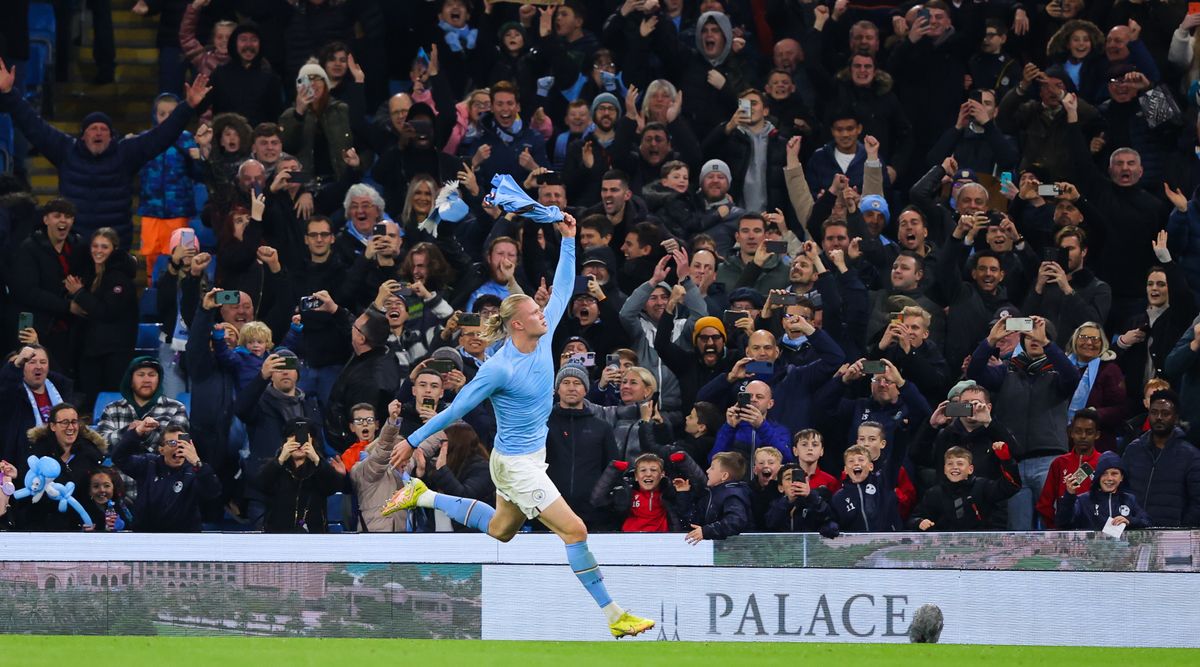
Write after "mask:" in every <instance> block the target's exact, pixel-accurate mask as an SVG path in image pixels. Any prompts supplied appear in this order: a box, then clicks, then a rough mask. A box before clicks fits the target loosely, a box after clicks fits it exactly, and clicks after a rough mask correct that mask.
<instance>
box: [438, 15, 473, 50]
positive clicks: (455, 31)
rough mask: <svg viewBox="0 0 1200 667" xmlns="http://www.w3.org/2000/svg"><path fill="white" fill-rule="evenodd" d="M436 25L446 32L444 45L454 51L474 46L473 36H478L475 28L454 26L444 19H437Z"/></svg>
mask: <svg viewBox="0 0 1200 667" xmlns="http://www.w3.org/2000/svg"><path fill="white" fill-rule="evenodd" d="M438 27H439V28H441V29H442V30H444V31H445V32H446V46H449V47H450V50H451V51H453V52H454V53H461V52H462V51H463V50H470V49H473V48H475V38H476V37H478V36H479V31H478V30H476V29H475V28H455V27H454V26H452V25H450V24H449V23H446V22H445V21H438Z"/></svg>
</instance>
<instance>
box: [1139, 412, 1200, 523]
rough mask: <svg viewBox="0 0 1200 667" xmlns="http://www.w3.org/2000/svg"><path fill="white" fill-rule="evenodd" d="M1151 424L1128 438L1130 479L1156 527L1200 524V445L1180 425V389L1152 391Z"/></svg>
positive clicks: (1140, 502) (1140, 503)
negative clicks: (1132, 438)
mask: <svg viewBox="0 0 1200 667" xmlns="http://www.w3.org/2000/svg"><path fill="white" fill-rule="evenodd" d="M1149 418H1150V430H1149V431H1147V432H1146V433H1143V434H1142V436H1141V437H1140V438H1138V439H1137V440H1134V441H1133V442H1131V443H1129V445H1128V446H1127V447H1126V448H1125V454H1124V456H1122V458H1121V463H1123V464H1124V466H1125V468H1124V469H1125V472H1126V482H1127V483H1128V486H1127V487H1126V488H1128V489H1129V491H1130V492H1132V493H1133V496H1134V498H1136V499H1137V502H1138V504H1139V505H1141V506H1142V507H1144V508H1145V509H1146V513H1147V514H1149V515H1150V525H1151V526H1154V527H1156V528H1158V527H1166V528H1174V527H1179V526H1200V451H1197V450H1196V448H1195V447H1194V446H1192V445H1191V443H1189V442H1188V441H1187V440H1185V439H1184V431H1183V429H1182V428H1180V427H1179V395H1178V394H1176V393H1175V392H1173V391H1171V390H1169V389H1164V390H1161V391H1156V392H1154V393H1153V394H1151V395H1150V415H1149Z"/></svg>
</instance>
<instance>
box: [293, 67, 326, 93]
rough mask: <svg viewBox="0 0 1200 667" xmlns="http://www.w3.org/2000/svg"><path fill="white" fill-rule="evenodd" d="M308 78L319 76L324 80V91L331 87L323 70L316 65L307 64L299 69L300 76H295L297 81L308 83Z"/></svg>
mask: <svg viewBox="0 0 1200 667" xmlns="http://www.w3.org/2000/svg"><path fill="white" fill-rule="evenodd" d="M310 76H319V77H321V78H322V79H324V80H325V89H326V90H328V89H329V88H330V86H331V84H330V83H329V75H328V74H326V73H325V68H323V67H321V66H320V65H318V64H316V63H309V64H307V65H305V66H304V67H301V68H300V74H299V75H297V77H296V79H297V80H298V81H308V77H310Z"/></svg>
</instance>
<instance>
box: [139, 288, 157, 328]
mask: <svg viewBox="0 0 1200 667" xmlns="http://www.w3.org/2000/svg"><path fill="white" fill-rule="evenodd" d="M138 319H139V320H141V321H142V322H154V321H157V320H158V288H157V287H147V288H146V290H145V291H144V292H142V298H141V299H140V300H139V301H138Z"/></svg>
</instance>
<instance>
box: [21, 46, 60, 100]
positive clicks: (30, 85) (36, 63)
mask: <svg viewBox="0 0 1200 667" xmlns="http://www.w3.org/2000/svg"><path fill="white" fill-rule="evenodd" d="M53 51H54V49H53V48H52V47H48V46H46V45H45V44H42V43H41V42H30V44H29V64H27V65H26V66H25V99H26V100H33V99H36V98H37V96H38V95H39V94H40V93H41V92H42V86H44V85H45V83H46V68H47V67H49V66H50V54H51V53H53Z"/></svg>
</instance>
